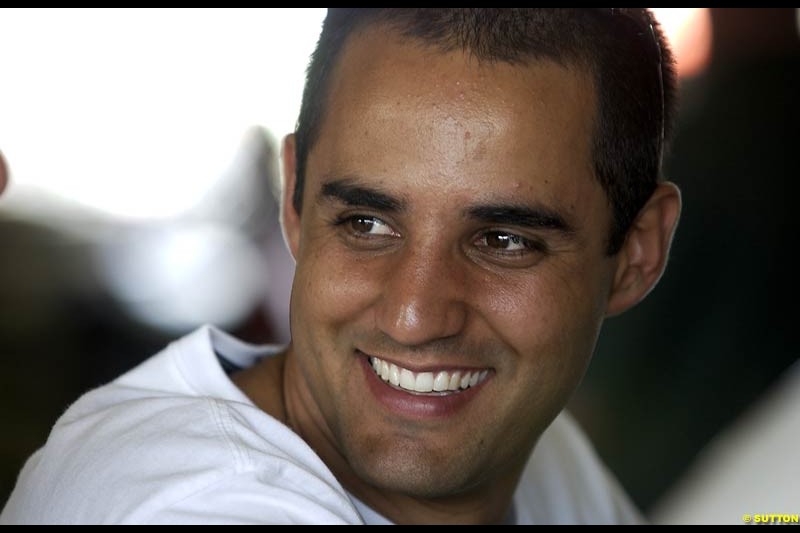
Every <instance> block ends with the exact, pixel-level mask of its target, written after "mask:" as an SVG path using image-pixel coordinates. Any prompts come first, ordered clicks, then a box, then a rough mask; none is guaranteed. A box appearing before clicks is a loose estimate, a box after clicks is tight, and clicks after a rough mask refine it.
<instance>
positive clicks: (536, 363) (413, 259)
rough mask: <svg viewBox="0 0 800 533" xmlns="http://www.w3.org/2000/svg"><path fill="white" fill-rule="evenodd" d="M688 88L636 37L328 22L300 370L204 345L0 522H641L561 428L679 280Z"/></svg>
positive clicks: (507, 20) (291, 239)
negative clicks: (616, 328) (612, 346)
mask: <svg viewBox="0 0 800 533" xmlns="http://www.w3.org/2000/svg"><path fill="white" fill-rule="evenodd" d="M655 39H658V41H656V40H655ZM674 84H675V81H674V73H673V70H672V65H671V62H670V55H669V52H668V50H667V48H666V46H665V43H664V41H663V39H662V38H661V36H660V33H659V32H658V30H657V27H656V25H655V24H654V23H653V22H652V20H651V19H650V16H649V14H648V13H646V12H643V11H640V10H632V11H628V10H626V11H619V10H544V11H542V10H532V9H522V10H500V9H483V10H478V9H435V10H425V9H423V10H418V9H412V10H406V9H398V10H394V9H389V10H381V9H377V10H376V9H373V10H361V9H351V10H339V9H337V10H333V9H332V10H331V11H330V12H329V14H328V17H327V19H326V22H325V25H324V27H323V31H322V35H321V37H320V42H319V44H318V47H317V50H316V52H315V54H314V56H313V58H312V62H311V65H310V67H309V71H308V79H307V83H306V89H305V93H304V98H303V105H302V109H301V112H300V118H299V121H298V128H297V132H296V135H294V136H290V137H288V138H287V139H286V140H285V143H284V148H283V156H282V157H283V164H284V176H285V184H284V191H283V202H282V215H281V216H282V223H283V226H284V232H285V236H286V239H287V242H288V245H289V248H290V250H291V252H292V254H293V256H294V257H295V260H296V263H297V269H296V275H295V279H294V284H293V291H292V299H291V328H292V341H291V343H290V344H289V345H288V347H286V348H285V349H283V350H279V349H278V348H257V347H252V346H245V345H242V344H239V343H237V341H235V340H233V339H231V338H230V337H228V336H226V335H224V334H222V333H221V332H219V331H216V330H214V329H213V328H210V327H205V328H202V329H201V330H199V331H197V332H195V333H194V334H192V335H190V336H189V337H187V338H184V339H182V340H180V341H178V342H177V343H174V344H173V345H171V346H170V347H168V348H167V349H166V350H165V351H163V352H162V353H161V354H158V355H157V356H155V357H154V358H152V359H150V360H148V361H147V362H145V363H143V364H142V365H141V366H140V367H138V368H136V369H134V370H133V371H131V372H129V373H128V374H126V375H124V376H122V377H121V378H119V379H118V380H116V381H115V382H113V383H111V384H109V385H107V386H105V387H101V388H100V389H97V390H95V391H92V392H90V393H89V394H87V395H85V396H84V397H83V398H81V399H80V400H78V402H77V403H76V404H75V405H73V406H72V407H71V408H70V409H69V410H68V411H67V412H66V413H65V415H64V416H63V417H62V418H61V419H60V420H59V422H58V423H57V424H56V426H55V428H54V429H53V432H52V434H51V437H50V439H49V440H48V443H47V444H46V445H45V447H44V448H43V449H42V450H40V451H39V452H37V453H36V454H35V455H34V456H33V457H32V458H31V459H30V460H29V461H28V463H27V464H26V466H25V468H24V469H23V472H22V474H21V476H20V479H19V481H18V484H17V487H16V488H15V490H14V493H13V494H12V496H11V498H10V499H9V502H8V503H7V505H6V507H5V509H4V511H3V514H2V520H1V521H2V522H5V523H11V522H38V521H43V522H91V523H95V522H121V523H133V522H146V523H162V522H201V523H204V522H206V523H208V522H246V523H280V522H326V523H327V522H334V523H342V522H344V523H360V522H367V523H381V522H386V521H391V522H398V523H500V522H512V523H530V522H540V523H570V522H626V521H635V520H636V519H637V515H636V512H635V511H634V510H633V509H632V507H631V506H630V504H629V503H628V501H627V499H626V498H625V496H624V495H623V494H622V493H621V491H620V490H619V488H618V487H617V485H616V484H615V482H614V481H613V480H612V479H611V478H610V476H609V475H608V474H607V473H606V471H605V469H604V468H603V467H602V466H601V465H600V464H599V463H598V461H597V459H596V457H595V456H594V455H593V453H592V451H591V450H590V448H589V446H588V444H587V443H586V442H585V440H584V438H583V436H582V435H581V433H580V432H579V430H578V429H577V428H576V427H575V425H574V423H573V422H572V421H571V420H570V419H569V418H568V417H567V415H565V414H564V415H561V416H559V413H560V412H561V410H562V409H563V407H564V405H565V404H566V402H567V400H568V398H569V396H570V394H571V393H572V391H573V390H574V389H575V387H576V386H577V384H578V383H579V381H580V379H581V377H582V375H583V373H584V371H585V369H586V366H587V365H588V363H589V360H590V358H591V354H592V351H593V348H594V344H595V341H596V338H597V335H598V333H599V330H600V327H601V324H602V322H603V320H604V318H605V317H606V316H609V315H613V314H616V313H620V312H622V311H624V310H626V309H628V308H630V307H631V306H633V305H635V304H636V303H637V302H639V301H640V300H641V299H642V298H643V297H644V296H645V295H646V294H647V292H648V291H650V289H652V288H653V286H654V285H655V284H656V282H657V280H658V278H659V277H660V275H661V273H662V272H663V269H664V266H665V262H666V259H667V254H668V249H669V245H670V240H671V237H672V234H673V230H674V228H675V225H676V222H677V219H678V214H679V211H680V195H679V193H678V191H677V189H676V188H675V186H673V185H671V184H669V183H666V182H661V183H658V182H657V179H658V174H659V168H660V158H661V151H662V144H663V136H664V131H665V129H666V130H669V124H670V121H671V116H672V107H673V106H672V101H673V99H674V95H673V93H674ZM226 371H227V374H228V375H230V379H229V378H228V377H227V376H226ZM554 420H555V421H554ZM537 443H538V444H537ZM535 446H536V450H535V452H534V453H533V455H531V453H532V451H533V449H534V447H535Z"/></svg>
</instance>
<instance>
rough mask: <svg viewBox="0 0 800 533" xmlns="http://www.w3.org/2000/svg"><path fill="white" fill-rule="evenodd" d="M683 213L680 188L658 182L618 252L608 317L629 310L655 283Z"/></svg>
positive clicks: (665, 262)
mask: <svg viewBox="0 0 800 533" xmlns="http://www.w3.org/2000/svg"><path fill="white" fill-rule="evenodd" d="M680 212H681V193H680V190H679V189H678V187H677V186H675V184H673V183H669V182H663V183H659V184H658V186H657V187H656V190H655V192H654V193H653V194H652V196H650V199H649V200H648V201H647V203H646V204H645V206H644V207H643V208H642V210H641V211H639V215H638V216H637V217H636V220H635V221H634V223H633V225H632V226H631V229H630V230H629V231H628V236H627V238H626V239H625V244H623V246H622V249H621V250H620V252H619V256H618V262H617V270H616V273H615V276H614V285H613V287H612V289H611V294H610V296H609V301H608V308H607V310H606V314H607V316H612V315H616V314H619V313H622V312H623V311H626V310H628V309H630V308H631V307H633V306H634V305H636V304H637V303H639V302H640V301H642V300H643V299H644V297H645V296H647V294H648V293H649V292H650V291H651V290H652V289H653V287H655V286H656V284H657V283H658V280H659V279H660V278H661V275H662V274H663V273H664V268H665V267H666V266H667V257H668V256H669V248H670V245H671V244H672V236H673V235H674V234H675V228H676V226H677V224H678V218H679V217H680Z"/></svg>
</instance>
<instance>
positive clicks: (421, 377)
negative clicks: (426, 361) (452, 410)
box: [368, 356, 489, 396]
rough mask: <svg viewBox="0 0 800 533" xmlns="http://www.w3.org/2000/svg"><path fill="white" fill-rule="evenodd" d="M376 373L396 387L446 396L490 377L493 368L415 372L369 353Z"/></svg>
mask: <svg viewBox="0 0 800 533" xmlns="http://www.w3.org/2000/svg"><path fill="white" fill-rule="evenodd" d="M368 361H369V364H370V367H371V368H372V370H373V372H374V373H375V375H376V376H378V377H379V378H380V379H381V380H382V381H384V382H385V383H388V384H389V385H391V386H392V387H394V388H395V389H399V390H402V391H405V392H410V393H415V394H426V395H433V396H443V395H451V394H458V393H460V392H463V391H465V390H467V389H469V388H472V387H476V386H477V385H479V384H481V383H483V382H484V381H486V379H487V378H488V377H489V369H482V370H481V369H451V370H445V369H441V370H437V371H435V372H414V371H413V370H410V369H408V368H404V367H402V366H399V365H397V364H395V363H392V362H389V361H384V360H383V359H380V358H378V357H375V356H369V357H368Z"/></svg>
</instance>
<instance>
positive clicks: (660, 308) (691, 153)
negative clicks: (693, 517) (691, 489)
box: [572, 8, 800, 517]
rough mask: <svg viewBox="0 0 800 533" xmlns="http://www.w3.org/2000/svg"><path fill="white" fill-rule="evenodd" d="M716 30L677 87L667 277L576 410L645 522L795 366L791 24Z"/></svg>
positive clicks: (769, 17)
mask: <svg viewBox="0 0 800 533" xmlns="http://www.w3.org/2000/svg"><path fill="white" fill-rule="evenodd" d="M711 20H712V26H713V47H712V57H711V63H710V67H709V68H708V69H707V70H706V71H705V72H704V73H703V74H701V75H700V76H698V77H696V78H693V79H688V80H686V81H685V83H684V85H683V87H682V108H681V114H680V117H679V123H678V130H677V138H676V140H675V143H674V146H673V150H672V153H671V156H670V157H669V159H668V160H667V169H666V175H667V176H668V178H669V179H670V180H672V181H674V182H676V183H677V184H678V185H679V186H680V188H681V191H682V196H683V212H682V217H681V222H680V225H679V227H678V231H677V234H676V237H675V240H674V242H673V247H672V255H671V259H670V264H669V266H668V268H667V272H666V274H665V275H664V277H663V278H662V280H661V283H660V285H659V286H657V287H656V288H655V290H654V291H653V292H652V293H651V294H650V295H649V296H648V298H647V299H646V300H645V301H644V302H643V303H641V304H640V305H639V306H638V307H636V308H634V309H633V310H631V311H629V312H628V313H626V314H624V315H622V316H619V317H616V318H612V319H610V320H609V321H607V322H606V329H605V330H604V332H603V333H602V334H601V339H600V342H599V345H598V348H597V352H596V356H595V359H594V361H593V362H592V366H591V367H590V370H589V372H588V375H587V376H586V378H585V380H584V383H583V384H582V387H581V389H580V391H579V394H578V396H577V397H576V398H575V400H574V402H573V404H572V408H573V411H574V412H576V414H577V415H578V417H579V418H580V420H581V422H582V423H583V425H584V427H585V428H586V429H587V431H588V433H589V434H590V436H591V437H592V439H593V440H594V442H595V444H596V446H597V448H598V450H599V452H600V453H601V455H602V456H603V457H604V458H605V459H606V461H607V462H608V463H609V465H610V466H611V468H612V470H613V471H614V472H615V473H616V474H617V475H618V477H619V478H620V480H621V481H622V483H623V485H624V486H625V487H626V488H627V489H628V491H629V492H630V493H631V495H632V496H633V497H634V499H635V500H636V502H637V503H638V504H639V505H640V506H641V507H642V508H643V509H645V510H648V509H650V508H651V506H653V504H655V503H656V502H657V500H658V499H659V497H661V496H662V495H663V494H664V492H665V491H666V490H667V489H668V488H669V487H670V485H671V484H672V483H674V482H675V480H676V479H677V478H679V477H680V476H681V475H682V474H683V473H684V472H685V471H686V469H687V467H689V466H690V465H691V464H692V461H693V460H694V459H695V457H696V456H697V454H698V452H699V451H700V450H701V449H703V447H704V446H706V445H707V444H708V443H709V442H710V441H711V439H712V437H714V436H715V435H716V434H717V433H718V432H719V431H720V430H721V429H723V428H725V427H727V426H728V425H729V424H731V423H732V422H733V421H734V420H736V419H737V418H738V417H739V416H740V415H741V414H742V413H743V412H744V411H745V409H746V408H747V407H748V406H749V405H751V404H752V403H753V402H754V401H755V400H756V399H758V398H759V397H760V396H761V395H762V394H763V393H764V392H765V391H767V390H768V388H769V387H770V386H771V385H772V384H773V383H774V382H775V381H776V380H777V379H778V377H779V376H780V375H781V374H782V373H783V372H784V371H785V370H786V369H787V368H788V367H789V366H790V365H791V364H792V363H793V362H794V361H795V360H797V358H798V356H799V355H800V343H798V341H797V336H796V330H795V328H796V324H795V322H796V317H797V315H796V314H795V312H794V311H792V309H793V307H794V305H795V304H796V302H797V300H796V298H797V292H796V291H795V289H793V288H792V287H794V282H793V281H792V279H793V275H794V274H795V273H796V266H795V265H796V263H795V261H794V250H793V249H792V246H793V245H792V244H791V243H792V242H794V239H796V238H797V235H798V232H799V230H800V227H798V226H799V225H798V218H797V217H796V216H795V215H796V211H794V209H795V207H794V205H793V203H794V201H795V200H796V199H797V197H798V177H799V176H800V174H799V173H798V164H797V159H796V158H797V153H798V152H797V150H798V148H800V107H798V97H800V41H798V26H797V24H798V21H797V15H796V10H795V9H794V8H785V9H783V8H782V9H777V8H776V9H760V8H759V9H732V8H712V9H711ZM797 460H798V461H800V459H797ZM758 482H759V481H758V480H748V481H747V483H758ZM760 482H761V483H764V484H766V483H768V476H764V477H763V478H761V480H760ZM798 495H800V481H799V482H798ZM741 512H744V510H740V511H739V513H741ZM785 512H795V511H788V510H787V511H785ZM737 517H738V515H737Z"/></svg>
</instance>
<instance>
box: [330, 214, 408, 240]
mask: <svg viewBox="0 0 800 533" xmlns="http://www.w3.org/2000/svg"><path fill="white" fill-rule="evenodd" d="M342 223H343V225H345V227H347V229H349V230H351V231H352V232H353V233H354V234H357V235H364V236H366V235H386V236H396V235H397V232H396V231H394V230H393V229H392V228H391V226H389V224H387V223H386V222H384V221H383V220H381V219H379V218H376V217H370V216H365V215H354V216H351V217H347V218H345V219H344V220H343V221H342Z"/></svg>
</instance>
